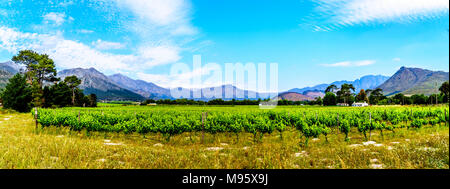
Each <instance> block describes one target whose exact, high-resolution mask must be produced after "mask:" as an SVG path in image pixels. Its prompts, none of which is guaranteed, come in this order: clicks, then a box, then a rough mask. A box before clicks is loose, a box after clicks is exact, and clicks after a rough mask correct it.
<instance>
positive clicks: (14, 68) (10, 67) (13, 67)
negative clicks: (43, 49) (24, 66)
mask: <svg viewBox="0 0 450 189" xmlns="http://www.w3.org/2000/svg"><path fill="white" fill-rule="evenodd" d="M20 69H21V66H20V65H17V64H15V63H13V62H11V61H9V62H4V63H0V70H3V71H6V72H9V73H11V74H12V75H14V74H16V73H17V72H19V71H20Z"/></svg>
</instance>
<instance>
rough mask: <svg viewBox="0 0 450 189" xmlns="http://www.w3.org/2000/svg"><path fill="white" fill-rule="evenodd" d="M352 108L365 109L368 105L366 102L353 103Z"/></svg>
mask: <svg viewBox="0 0 450 189" xmlns="http://www.w3.org/2000/svg"><path fill="white" fill-rule="evenodd" d="M352 106H353V107H367V106H369V104H367V102H355V103H353V104H352Z"/></svg>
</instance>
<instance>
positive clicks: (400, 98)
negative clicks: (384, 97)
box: [393, 93, 406, 105]
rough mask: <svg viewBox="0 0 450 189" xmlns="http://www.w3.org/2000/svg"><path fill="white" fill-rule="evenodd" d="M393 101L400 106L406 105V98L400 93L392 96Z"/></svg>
mask: <svg viewBox="0 0 450 189" xmlns="http://www.w3.org/2000/svg"><path fill="white" fill-rule="evenodd" d="M393 99H394V102H395V103H396V104H401V105H405V104H406V102H405V101H406V97H405V95H404V94H402V93H398V94H396V95H394V97H393Z"/></svg>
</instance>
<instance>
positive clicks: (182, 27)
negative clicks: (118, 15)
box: [98, 0, 197, 36]
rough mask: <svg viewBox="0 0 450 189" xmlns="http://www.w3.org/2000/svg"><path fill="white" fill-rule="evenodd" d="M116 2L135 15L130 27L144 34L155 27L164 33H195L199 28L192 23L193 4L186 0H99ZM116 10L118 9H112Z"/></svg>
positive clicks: (153, 32)
mask: <svg viewBox="0 0 450 189" xmlns="http://www.w3.org/2000/svg"><path fill="white" fill-rule="evenodd" d="M98 1H103V2H106V3H114V4H115V5H116V7H117V8H119V9H120V10H126V11H129V12H131V13H132V14H133V15H134V17H135V18H134V19H131V21H130V23H129V27H130V28H131V29H133V30H135V31H136V32H139V33H141V34H142V35H144V36H148V35H147V34H148V33H149V31H152V32H150V33H151V35H154V34H155V29H157V31H160V32H161V33H160V34H164V35H167V34H169V35H174V36H180V35H181V36H182V35H194V34H197V28H195V27H194V26H193V25H192V24H191V12H190V11H191V4H190V1H186V0H113V1H110V0H98ZM111 11H114V12H115V11H116V10H111Z"/></svg>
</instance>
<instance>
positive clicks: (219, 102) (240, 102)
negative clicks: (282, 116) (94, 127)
mask: <svg viewBox="0 0 450 189" xmlns="http://www.w3.org/2000/svg"><path fill="white" fill-rule="evenodd" d="M319 99H321V98H320V97H319ZM319 99H317V100H315V101H289V100H279V101H278V104H277V105H280V106H284V105H321V104H322V101H321V100H319ZM269 100H270V99H263V100H262V99H258V100H249V99H245V100H236V99H232V100H223V99H214V100H210V101H201V100H192V99H175V100H171V99H161V100H153V99H149V100H146V101H144V102H141V105H148V104H152V103H156V104H164V105H222V106H233V105H259V104H260V103H261V102H268V101H269Z"/></svg>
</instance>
